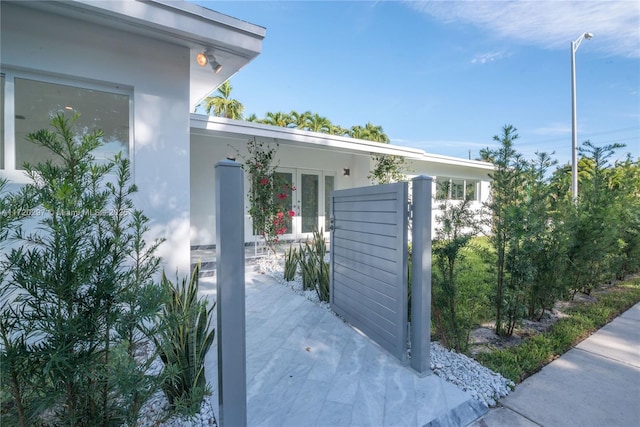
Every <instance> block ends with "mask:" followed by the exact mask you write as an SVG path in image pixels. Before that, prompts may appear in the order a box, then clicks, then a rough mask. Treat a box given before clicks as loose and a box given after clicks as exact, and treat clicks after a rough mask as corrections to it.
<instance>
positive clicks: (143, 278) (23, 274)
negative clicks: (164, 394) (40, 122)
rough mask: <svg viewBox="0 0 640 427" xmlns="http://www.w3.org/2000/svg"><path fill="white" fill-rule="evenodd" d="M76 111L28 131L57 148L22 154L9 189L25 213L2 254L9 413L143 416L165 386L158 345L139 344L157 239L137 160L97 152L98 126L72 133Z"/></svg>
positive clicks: (147, 318)
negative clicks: (150, 238) (135, 171)
mask: <svg viewBox="0 0 640 427" xmlns="http://www.w3.org/2000/svg"><path fill="white" fill-rule="evenodd" d="M77 117H78V116H74V117H73V118H72V119H68V118H67V117H65V115H64V114H63V113H58V114H57V115H56V116H54V117H53V119H52V121H51V124H52V126H53V130H40V131H37V132H34V133H31V134H29V135H28V139H29V140H30V141H31V142H33V143H36V144H38V145H40V146H42V147H45V148H48V149H49V150H50V151H51V153H52V157H53V159H52V160H51V161H47V162H46V163H43V164H38V165H35V166H32V165H28V164H27V165H25V170H26V173H27V175H28V176H29V178H30V179H31V183H30V184H27V185H25V186H23V187H22V188H21V189H20V191H19V192H16V193H13V194H10V195H7V196H4V197H3V198H2V205H3V208H7V207H8V209H3V210H5V211H10V212H14V213H15V212H18V213H19V214H18V216H17V217H13V218H12V219H11V220H12V221H14V223H15V221H18V222H17V223H15V226H14V228H13V229H12V232H11V236H10V237H11V239H12V241H15V242H16V244H15V245H13V244H12V245H11V246H10V247H9V248H6V249H9V253H8V254H6V252H7V250H6V249H5V256H6V257H5V258H4V259H3V260H2V281H3V283H2V288H1V289H2V290H1V291H0V301H2V305H1V307H0V335H1V336H2V347H1V349H2V351H1V352H0V358H1V359H2V363H0V365H2V370H3V372H2V373H3V375H2V376H3V378H4V376H5V373H6V374H7V375H8V378H9V379H10V381H11V385H10V388H11V390H12V392H11V394H12V401H13V404H14V407H15V408H16V413H9V414H3V418H4V417H5V415H6V416H8V417H10V418H11V417H14V416H15V417H16V418H17V422H16V424H20V425H25V424H37V423H40V422H46V423H52V424H56V425H57V424H62V425H83V426H91V425H115V424H122V423H135V420H136V419H137V415H138V411H139V408H140V406H141V405H142V403H144V400H145V399H146V398H147V397H148V396H149V395H150V394H151V392H152V391H153V389H154V388H157V386H158V383H157V381H156V379H155V378H153V377H148V376H147V375H146V374H145V372H146V369H147V367H148V366H149V364H150V362H151V360H150V358H151V356H141V357H134V355H135V354H134V353H135V350H136V347H137V345H138V344H139V343H140V341H141V340H142V339H143V338H144V337H143V334H142V332H141V331H142V329H143V328H144V329H148V328H154V325H155V324H156V322H157V314H158V307H159V296H160V295H161V291H160V288H159V287H158V286H157V285H156V284H154V282H153V280H152V276H153V275H154V274H155V272H156V271H157V268H158V265H159V259H158V258H156V257H155V256H154V252H155V250H156V249H157V247H158V245H159V244H160V241H156V242H154V243H153V244H152V245H151V246H149V247H147V246H146V244H145V243H144V239H143V234H144V233H145V232H146V231H147V226H146V223H147V219H146V218H145V217H144V215H142V213H141V212H138V211H134V210H133V203H132V201H131V195H132V194H133V193H134V192H135V191H136V188H135V186H133V185H129V184H128V182H129V179H130V164H129V161H128V160H127V159H125V158H122V157H121V156H116V158H115V159H114V160H113V161H107V162H100V163H98V162H96V161H95V158H94V157H93V155H92V154H91V153H92V152H93V150H95V149H96V148H98V147H100V145H101V144H102V141H101V136H102V133H101V132H99V131H96V132H93V133H88V134H82V135H76V134H74V131H73V123H74V122H75V120H77ZM27 212H29V213H31V214H33V216H32V217H27V216H26V214H25V213H27ZM3 221H7V219H6V217H5V219H3ZM5 230H6V229H4V228H3V231H5ZM3 234H4V236H1V237H3V238H4V237H7V233H3ZM0 240H1V239H0ZM132 380H135V381H132Z"/></svg>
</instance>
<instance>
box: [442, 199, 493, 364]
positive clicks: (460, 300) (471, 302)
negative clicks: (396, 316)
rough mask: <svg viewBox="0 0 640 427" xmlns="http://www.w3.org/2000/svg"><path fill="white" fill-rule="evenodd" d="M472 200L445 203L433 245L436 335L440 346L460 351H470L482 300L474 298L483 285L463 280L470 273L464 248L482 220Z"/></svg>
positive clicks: (475, 281)
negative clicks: (471, 335) (471, 205)
mask: <svg viewBox="0 0 640 427" xmlns="http://www.w3.org/2000/svg"><path fill="white" fill-rule="evenodd" d="M470 203H471V202H470V201H469V200H465V201H462V202H460V203H455V204H451V203H444V204H443V205H441V207H440V209H441V211H442V214H441V215H440V216H439V217H438V219H439V221H440V223H441V224H442V225H441V226H440V227H439V228H438V230H437V232H436V240H435V241H434V243H433V257H434V267H435V268H434V271H433V281H432V282H433V288H432V314H433V323H434V328H435V332H436V335H437V336H438V340H439V341H440V343H441V344H442V345H443V346H445V347H448V348H451V349H455V350H456V351H458V352H465V351H466V350H467V348H468V343H469V334H470V331H471V328H472V327H473V326H474V325H475V324H477V323H478V322H479V320H480V315H481V313H482V304H481V303H480V304H479V302H480V301H481V300H482V298H481V297H479V295H477V296H476V298H473V296H472V295H473V294H474V293H476V292H474V291H473V290H472V289H474V288H475V290H476V291H477V290H478V287H480V286H481V285H480V284H479V283H478V281H477V279H476V280H473V279H472V280H465V279H467V278H466V277H465V278H464V279H463V275H462V273H463V272H464V271H465V270H468V268H469V264H467V263H466V262H465V254H464V249H465V248H468V246H469V243H470V241H471V239H472V238H473V236H474V235H475V234H477V232H478V230H479V219H477V218H476V213H475V212H473V211H472V210H471V209H470Z"/></svg>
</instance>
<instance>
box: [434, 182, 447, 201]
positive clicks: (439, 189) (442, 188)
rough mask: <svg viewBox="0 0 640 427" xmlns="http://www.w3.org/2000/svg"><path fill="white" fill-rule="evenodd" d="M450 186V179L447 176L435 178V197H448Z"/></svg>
mask: <svg viewBox="0 0 640 427" xmlns="http://www.w3.org/2000/svg"><path fill="white" fill-rule="evenodd" d="M450 188H451V181H450V180H449V178H444V177H443V178H438V179H436V199H438V200H447V199H448V198H449V189H450Z"/></svg>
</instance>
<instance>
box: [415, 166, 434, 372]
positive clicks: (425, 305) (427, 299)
mask: <svg viewBox="0 0 640 427" xmlns="http://www.w3.org/2000/svg"><path fill="white" fill-rule="evenodd" d="M432 181H433V180H432V178H431V177H428V176H424V175H420V176H417V177H415V178H413V180H412V182H413V226H412V236H413V242H412V245H413V249H412V262H413V264H412V266H411V275H412V278H411V279H412V282H411V367H412V368H413V369H415V370H416V371H418V372H419V373H427V372H428V371H429V369H430V367H431V193H432V191H431V183H432Z"/></svg>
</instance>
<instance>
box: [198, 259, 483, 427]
mask: <svg viewBox="0 0 640 427" xmlns="http://www.w3.org/2000/svg"><path fill="white" fill-rule="evenodd" d="M200 289H201V292H202V293H203V294H206V295H209V296H212V297H214V296H215V277H204V278H202V279H201V281H200ZM246 331H247V336H246V347H247V412H248V414H247V416H248V425H249V426H293V427H312V426H331V427H341V426H345V427H346V426H376V427H377V426H380V427H382V426H401V427H411V426H425V425H430V426H464V425H467V424H469V423H471V422H472V421H473V420H475V419H477V418H478V417H479V416H481V415H482V414H484V413H486V411H487V409H486V407H485V406H484V405H483V404H481V403H480V402H478V401H477V400H475V399H473V398H471V396H470V395H469V394H467V393H465V392H463V391H461V390H460V389H458V388H457V387H455V386H454V385H452V384H450V383H447V382H445V381H444V380H442V379H440V378H439V377H437V376H435V375H429V376H426V377H422V378H421V377H420V376H418V375H416V374H415V372H414V371H413V370H412V369H411V368H410V367H409V366H405V365H403V364H401V363H400V362H399V361H398V360H397V359H395V358H394V357H393V356H391V355H390V354H389V353H387V352H386V351H385V350H383V349H382V348H381V347H379V346H378V345H377V344H375V343H374V342H372V341H371V340H369V339H368V338H366V337H364V336H363V335H361V334H359V333H358V332H357V331H356V330H354V329H353V328H351V327H350V326H348V325H347V324H345V323H344V322H343V321H342V320H340V319H339V318H338V317H336V316H335V315H334V314H333V313H331V312H329V311H328V310H326V309H324V308H322V307H320V306H318V305H317V304H315V303H312V302H310V301H308V300H306V299H305V298H304V297H301V296H299V295H297V294H295V293H294V292H293V291H291V290H289V289H287V288H286V287H284V286H282V285H279V284H277V283H274V282H273V281H272V280H271V279H269V278H268V277H267V276H264V275H260V274H257V273H255V272H252V271H250V269H249V268H248V269H247V277H246ZM214 347H215V346H214ZM206 375H207V379H208V381H209V382H210V383H211V385H212V386H213V387H214V395H213V396H212V403H213V406H214V408H216V413H217V412H218V410H217V408H218V394H217V381H216V379H217V348H211V350H210V351H209V353H208V359H207V364H206Z"/></svg>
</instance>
